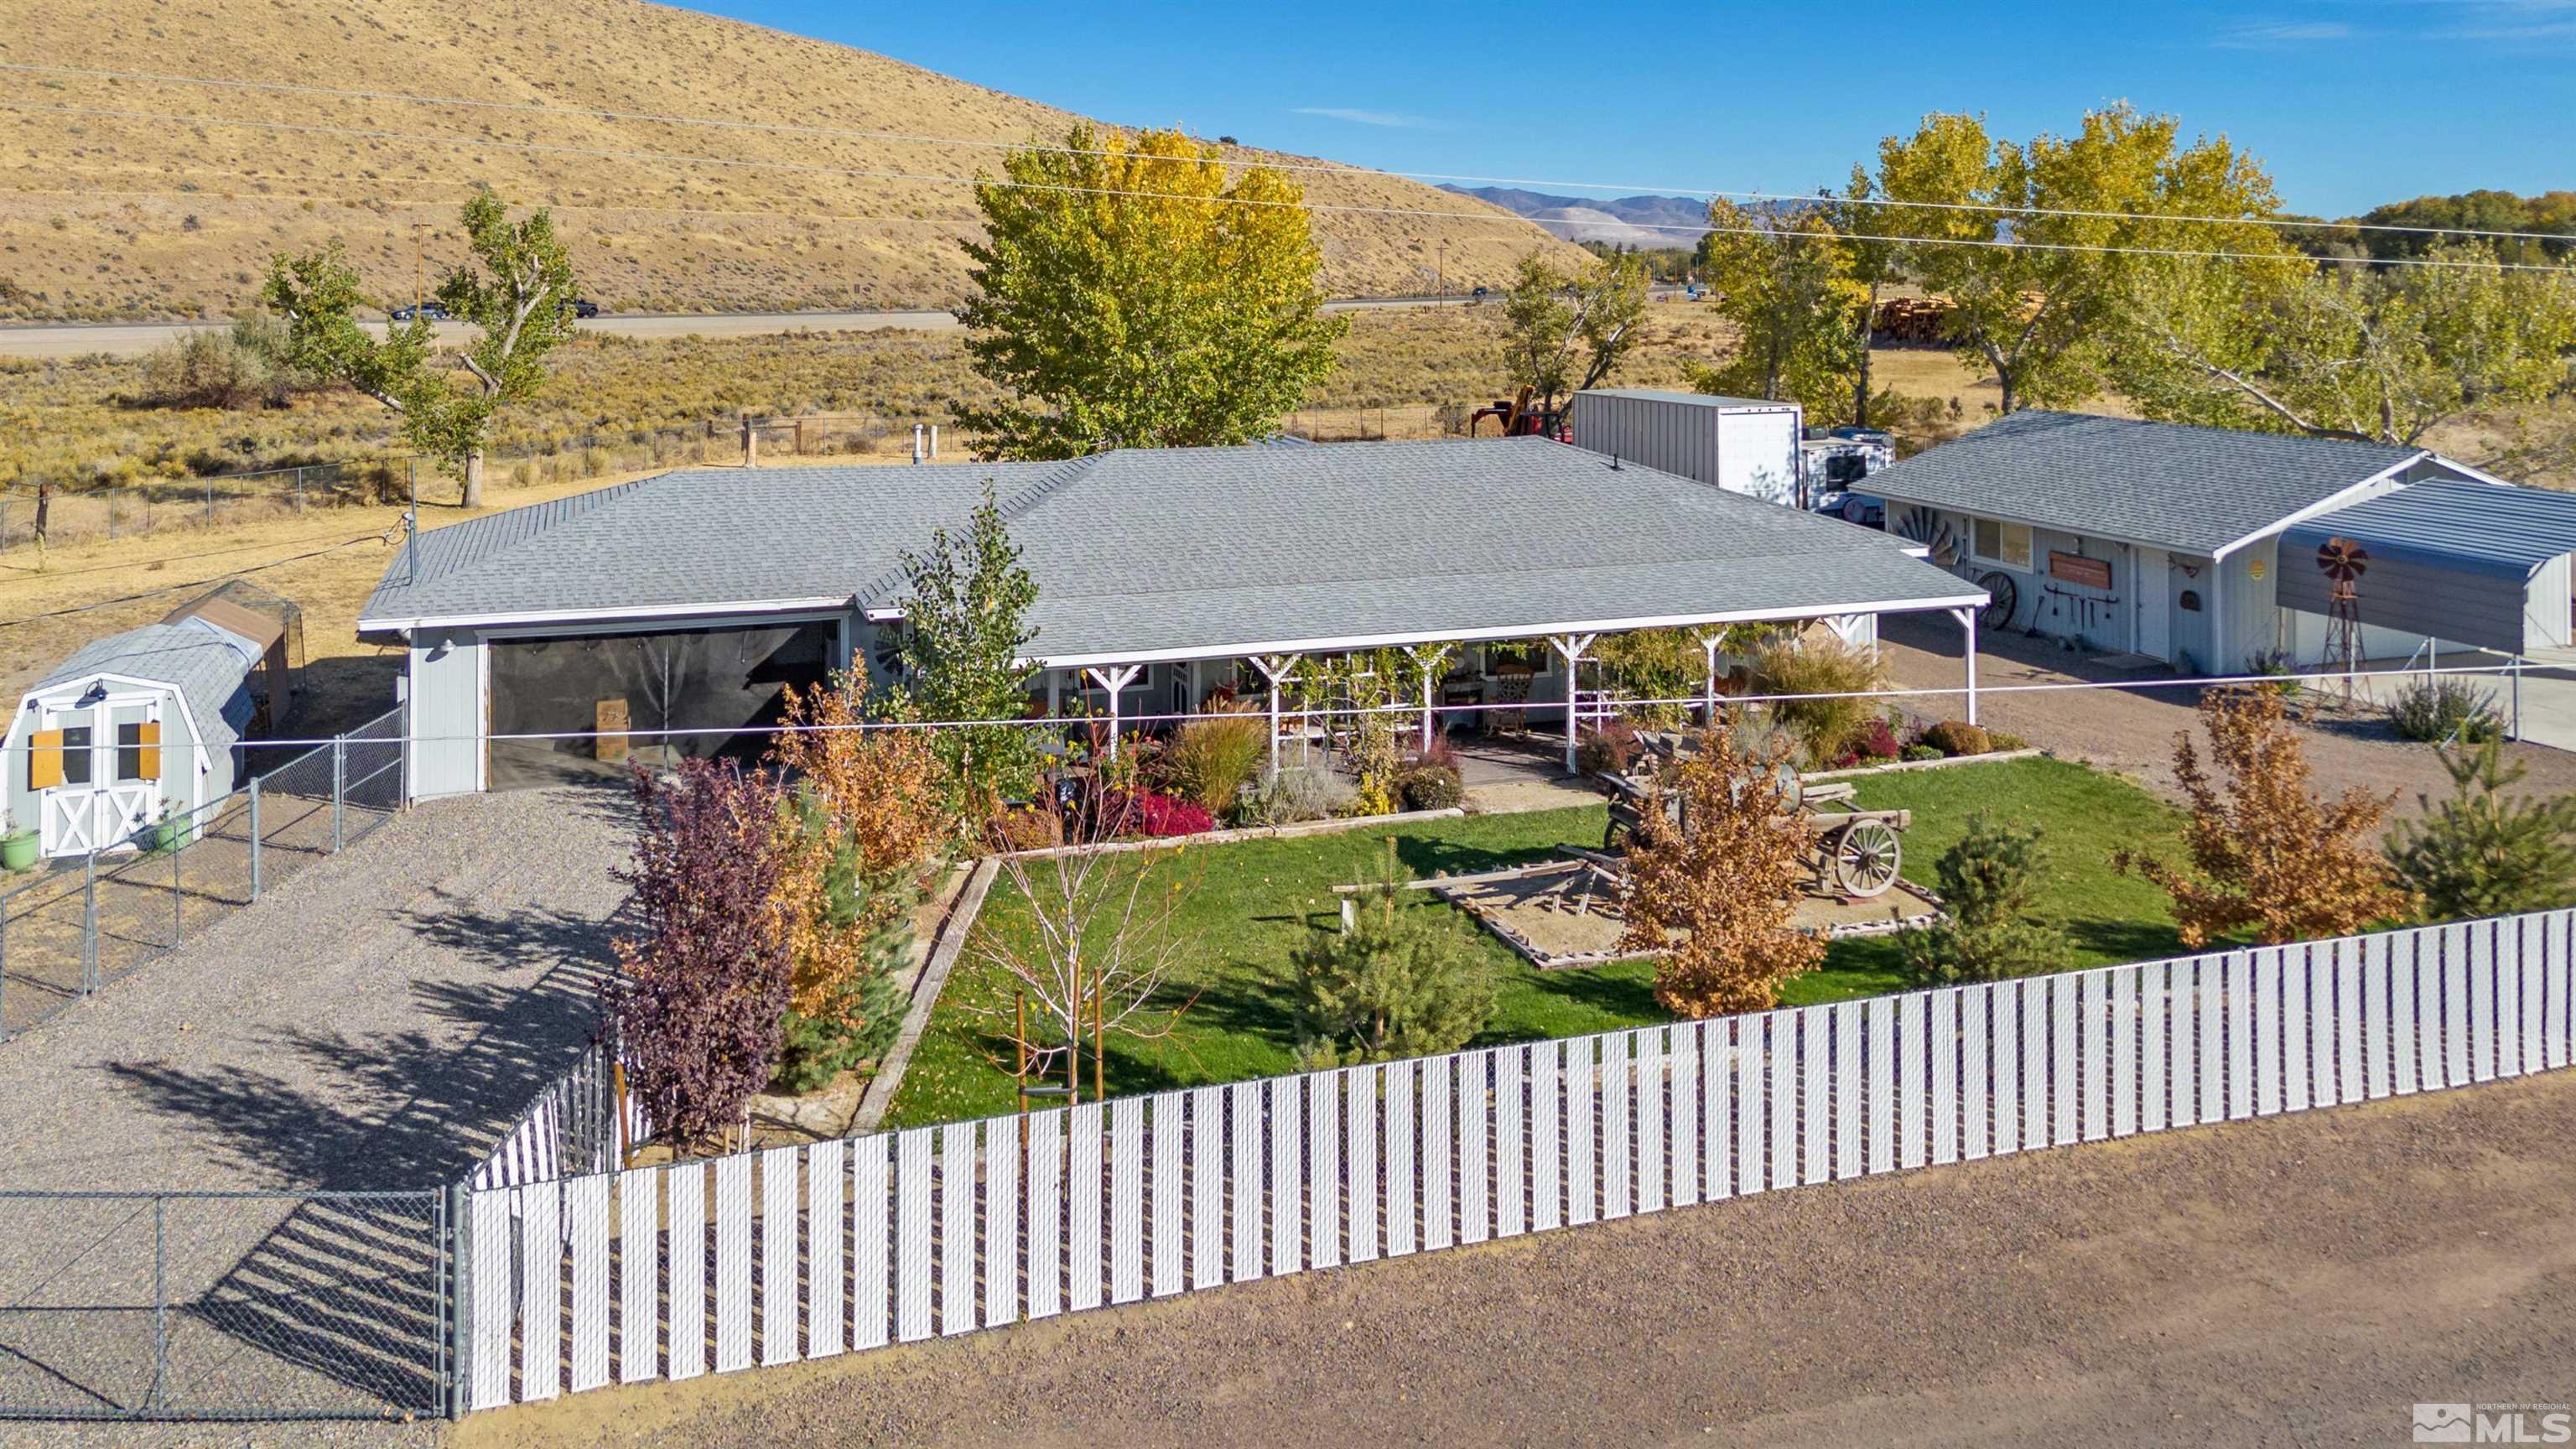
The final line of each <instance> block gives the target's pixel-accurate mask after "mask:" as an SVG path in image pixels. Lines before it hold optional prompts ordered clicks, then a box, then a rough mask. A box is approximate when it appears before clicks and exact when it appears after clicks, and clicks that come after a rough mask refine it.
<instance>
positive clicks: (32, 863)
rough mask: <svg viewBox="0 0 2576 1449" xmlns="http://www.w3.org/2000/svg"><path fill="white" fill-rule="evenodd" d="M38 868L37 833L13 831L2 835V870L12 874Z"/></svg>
mask: <svg viewBox="0 0 2576 1449" xmlns="http://www.w3.org/2000/svg"><path fill="white" fill-rule="evenodd" d="M35 868H36V832H34V831H32V830H13V831H11V832H10V833H8V834H7V835H0V870H5V871H8V872H10V873H11V874H13V875H14V874H17V873H18V872H20V871H29V870H34V869H35Z"/></svg>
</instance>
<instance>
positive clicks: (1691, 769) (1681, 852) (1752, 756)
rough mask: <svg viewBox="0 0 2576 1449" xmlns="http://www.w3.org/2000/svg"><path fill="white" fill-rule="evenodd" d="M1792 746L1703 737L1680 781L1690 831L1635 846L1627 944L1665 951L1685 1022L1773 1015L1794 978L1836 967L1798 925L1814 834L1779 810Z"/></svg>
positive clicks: (1719, 733) (1651, 834)
mask: <svg viewBox="0 0 2576 1449" xmlns="http://www.w3.org/2000/svg"><path fill="white" fill-rule="evenodd" d="M1791 748H1792V746H1791V743H1790V741H1789V740H1788V739H1787V738H1786V737H1784V736H1783V737H1774V738H1772V739H1771V740H1769V741H1768V742H1767V743H1765V744H1763V745H1761V746H1759V747H1755V748H1749V749H1748V748H1747V747H1746V745H1745V744H1744V743H1743V742H1741V741H1739V740H1738V739H1737V737H1736V736H1735V734H1734V733H1733V732H1732V731H1729V730H1727V729H1724V728H1722V727H1720V728H1713V729H1709V730H1706V731H1703V732H1702V733H1701V734H1700V736H1699V741H1698V747H1697V748H1696V749H1695V750H1692V751H1691V752H1689V753H1688V754H1686V755H1685V756H1684V757H1683V758H1682V761H1681V765H1680V767H1679V769H1678V770H1677V771H1676V772H1675V774H1676V778H1675V780H1674V782H1673V784H1672V786H1671V788H1672V789H1673V791H1674V792H1675V793H1677V794H1678V795H1679V796H1680V797H1681V806H1682V811H1681V818H1682V820H1683V822H1684V824H1683V828H1682V829H1681V830H1678V831H1676V830H1673V829H1670V828H1668V827H1660V826H1657V827H1650V828H1649V829H1647V830H1645V831H1642V832H1640V833H1639V834H1638V835H1637V836H1636V837H1634V838H1633V839H1632V840H1631V843H1630V845H1629V849H1628V880H1629V884H1628V889H1627V892H1626V895H1625V898H1624V899H1623V900H1622V902H1621V905H1622V908H1623V909H1624V910H1625V911H1626V912H1627V916H1628V924H1627V927H1626V929H1624V930H1623V931H1622V932H1621V933H1620V937H1619V946H1620V949H1621V950H1626V951H1656V952H1660V953H1662V954H1661V955H1660V956H1659V958H1658V959H1657V960H1656V962H1655V1000H1656V1002H1657V1003H1658V1004H1660V1005H1661V1006H1662V1007H1663V1008H1664V1009H1665V1010H1666V1011H1669V1012H1671V1013H1672V1014H1673V1015H1675V1016H1678V1017H1682V1018H1685V1019H1688V1020H1697V1019H1700V1018H1703V1017H1710V1016H1721V1015H1725V1014H1727V1013H1730V1012H1738V1011H1764V1010H1768V1009H1769V1008H1771V1007H1774V1006H1777V1005H1779V1004H1780V987H1781V986H1782V984H1783V983H1785V982H1787V981H1789V980H1790V979H1791V978H1793V977H1796V976H1798V975H1801V974H1802V973H1804V972H1807V971H1811V970H1813V969H1815V967H1816V965H1817V964H1818V963H1819V962H1821V961H1823V960H1824V955H1825V943H1824V942H1823V941H1821V940H1819V939H1817V938H1816V937H1813V936H1810V935H1807V934H1805V933H1803V932H1801V931H1799V930H1797V929H1796V928H1795V927H1794V926H1792V925H1791V924H1790V913H1791V911H1792V910H1793V909H1794V907H1795V902H1796V899H1797V894H1798V882H1799V880H1800V878H1801V877H1802V876H1803V875H1804V873H1805V870H1804V865H1803V863H1802V860H1801V854H1802V846H1803V838H1802V837H1801V836H1800V835H1799V834H1798V832H1795V831H1788V830H1783V829H1781V828H1780V821H1779V814H1778V812H1779V810H1780V808H1781V791H1782V785H1781V768H1782V766H1784V765H1786V764H1787V763H1788V760H1789V753H1790V750H1791ZM1660 803H1661V802H1660V801H1658V804H1660ZM1647 819H1648V820H1650V821H1661V820H1662V819H1663V812H1662V811H1661V810H1660V809H1649V810H1648V811H1647ZM1675 937H1679V938H1680V941H1679V944H1675V940H1674V938H1675Z"/></svg>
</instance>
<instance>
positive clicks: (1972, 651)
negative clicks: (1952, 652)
mask: <svg viewBox="0 0 2576 1449" xmlns="http://www.w3.org/2000/svg"><path fill="white" fill-rule="evenodd" d="M1950 617H1951V618H1953V619H1956V620H1958V621H1959V629H1960V632H1961V637H1962V638H1964V639H1965V640H1966V641H1967V648H1966V650H1965V651H1964V652H1965V653H1966V655H1967V660H1968V723H1970V724H1975V723H1976V722H1977V611H1976V609H1975V607H1974V606H1973V605H1972V606H1970V607H1968V608H1965V609H1952V610H1951V611H1950Z"/></svg>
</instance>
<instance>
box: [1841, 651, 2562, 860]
mask: <svg viewBox="0 0 2576 1449" xmlns="http://www.w3.org/2000/svg"><path fill="white" fill-rule="evenodd" d="M1879 631H1880V632H1879V657H1880V658H1881V659H1882V660H1884V661H1885V662H1886V665H1887V669H1888V673H1889V674H1890V675H1891V676H1892V677H1893V678H1894V679H1895V681H1896V682H1897V683H1898V684H1901V685H1908V686H1912V687H1914V688H1918V689H1956V688H1958V687H1959V684H1960V681H1961V678H1962V670H1961V667H1960V663H1959V630H1958V627H1957V626H1956V625H1953V624H1951V623H1949V622H1948V621H1947V620H1933V619H1924V618H1909V617H1905V616H1901V615H1888V616H1885V617H1883V618H1881V619H1880V620H1879ZM1978 645H1979V647H1978V650H1977V683H1978V684H1979V685H1981V686H1986V685H2015V684H2053V683H2064V682H2068V681H2072V680H2080V679H2094V680H2100V679H2131V680H2149V681H2151V680H2154V679H2156V678H2160V677H2168V676H2160V675H2155V674H2129V675H2114V674H2109V673H2106V672H2104V671H2102V670H2100V669H2098V668H2095V667H2093V666H2092V665H2091V664H2090V662H2089V661H2087V660H2086V659H2085V658H2084V657H2083V656H2081V655H2077V654H2071V653H2068V652H2066V651H2064V650H2061V649H2058V648H2056V647H2055V646H2053V645H2050V644H2046V643H2044V642H2041V641H2035V640H2030V639H2025V638H2022V637H2020V636H2018V635H2009V634H2008V635H2004V636H2002V637H2000V638H1997V637H1994V636H1982V637H1980V639H1979V641H1978ZM2198 706H2199V692H2198V691H2197V690H2192V689H2139V690H2109V689H2089V690H2051V691H2047V692H2045V693H2032V694H1989V695H1986V696H1984V697H1982V698H1981V699H1980V700H1979V709H1978V715H1979V718H1980V719H1981V720H1982V721H1983V722H1984V723H1985V724H1987V725H1989V726H1992V727H1993V728H1996V729H2001V730H2009V731H2011V732H2012V733H2014V734H2017V735H2020V736H2022V737H2023V738H2025V739H2027V740H2029V741H2030V742H2031V743H2032V744H2034V745H2038V746H2041V747H2043V748H2045V749H2049V750H2053V751H2055V752H2056V753H2058V754H2060V755H2063V756H2065V757H2067V758H2068V759H2074V760H2082V761H2085V762H2086V763H2088V764H2094V765H2099V766H2101V767H2103V768H2105V769H2109V770H2113V771H2116V772H2118V773H2120V774H2124V775H2127V776H2129V777H2130V778H2132V779H2134V780H2136V781H2138V782H2139V783H2140V784H2143V785H2145V786H2146V787H2147V788H2148V789H2151V790H2153V791H2155V792H2156V793H2158V794H2160V795H2163V796H2165V797H2166V798H2168V799H2180V798H2181V792H2180V790H2179V788H2178V786H2177V784H2176V782H2175V779H2174V772H2173V746H2174V736H2175V735H2176V734H2177V733H2179V732H2181V731H2182V730H2185V729H2189V728H2192V727H2193V725H2194V722H2195V721H2194V715H2193V711H2194V710H2195V709H2197V708H2198ZM1916 708H1917V712H1918V713H1923V714H1928V715H1932V716H1935V717H1938V716H1945V715H1946V716H1951V717H1956V716H1958V715H1959V714H1961V713H1963V712H1964V711H1963V709H1962V708H1961V706H1960V702H1959V700H1958V698H1957V696H1955V695H1954V696H1949V697H1947V698H1941V699H1925V700H1922V701H1919V702H1918V704H1917V706H1916ZM2306 738H2307V755H2308V764H2309V766H2310V767H2311V768H2312V769H2313V770H2314V772H2315V779H2316V788H2317V789H2318V790H2319V791H2321V792H2323V793H2325V794H2328V795H2336V794H2341V793H2342V792H2343V791H2344V790H2346V789H2349V788H2352V787H2354V786H2359V787H2360V788H2362V789H2365V790H2372V791H2376V792H2378V793H2381V794H2386V793H2387V792H2389V791H2391V790H2394V791H2396V792H2397V804H2396V807H2395V809H2394V810H2393V811H2392V815H2411V814H2414V813H2416V805H2415V797H2416V796H2417V795H2418V794H2425V795H2430V796H2432V797H2433V798H2434V799H2437V800H2438V799H2441V798H2443V797H2445V796H2447V795H2449V794H2450V791H2451V782H2450V777H2449V776H2448V775H2446V774H2444V773H2443V772H2442V763H2441V760H2440V758H2439V756H2438V755H2437V754H2436V753H2435V751H2434V749H2433V747H2432V746H2430V745H2417V744H2408V743H2406V742H2405V741H2402V740H2399V739H2397V738H2396V737H2395V736H2394V735H2393V734H2391V733H2390V732H2389V731H2388V728H2387V725H2386V724H2385V722H2384V721H2382V720H2380V719H2378V718H2376V717H2370V718H2364V719H2357V720H2353V721H2350V722H2343V721H2337V720H2333V719H2330V718H2327V719H2321V720H2320V722H2319V723H2318V724H2317V726H2316V727H2314V728H2312V729H2310V730H2309V731H2308V732H2307V737H2306ZM2204 743H2205V742H2204ZM2505 753H2506V755H2507V757H2508V758H2511V759H2514V760H2519V761H2521V762H2522V763H2523V764H2524V765H2525V766H2526V767H2527V768H2528V769H2529V771H2530V773H2529V774H2528V775H2527V776H2526V777H2525V778H2524V780H2523V782H2522V785H2521V787H2520V788H2521V789H2523V790H2525V791H2528V792H2531V793H2533V794H2550V795H2554V794H2563V793H2565V792H2568V791H2571V790H2576V753H2570V752H2568V751H2566V750H2557V749H2550V748H2548V747H2546V746H2541V745H2507V746H2505Z"/></svg>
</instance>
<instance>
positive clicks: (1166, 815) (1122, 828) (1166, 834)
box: [1103, 790, 1216, 840]
mask: <svg viewBox="0 0 2576 1449" xmlns="http://www.w3.org/2000/svg"><path fill="white" fill-rule="evenodd" d="M1105 804H1106V808H1105V809H1104V811H1103V816H1104V820H1103V823H1104V824H1105V825H1107V826H1108V827H1109V828H1110V829H1111V830H1112V831H1113V832H1114V833H1115V834H1119V835H1141V836H1144V837H1146V838H1147V839H1151V840H1164V839H1168V838H1170V837H1172V836H1175V835H1197V834H1199V833H1201V832H1203V831H1209V830H1214V829H1216V817H1215V816H1213V815H1210V814H1209V813H1208V812H1207V809H1206V807H1204V806H1202V805H1200V804H1199V803H1198V802H1197V801H1195V800H1183V799H1179V798H1177V797H1175V796H1171V795H1163V794H1158V793H1156V792H1154V791H1152V790H1137V791H1133V792H1130V793H1127V794H1123V795H1120V794H1113V795H1110V796H1108V797H1106V802H1105Z"/></svg>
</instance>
